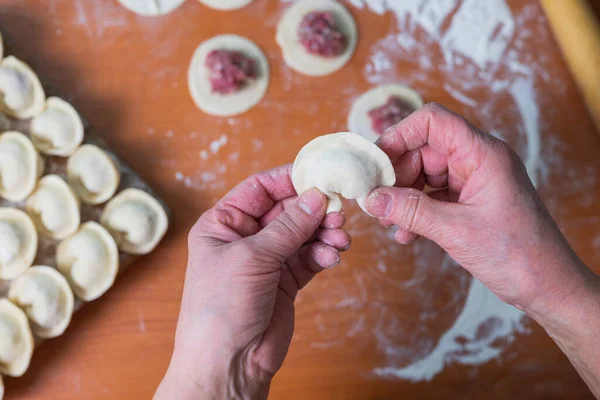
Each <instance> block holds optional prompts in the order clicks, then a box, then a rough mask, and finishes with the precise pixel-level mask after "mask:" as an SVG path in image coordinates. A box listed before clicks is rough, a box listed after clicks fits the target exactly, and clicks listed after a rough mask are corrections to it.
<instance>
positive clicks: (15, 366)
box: [0, 299, 34, 377]
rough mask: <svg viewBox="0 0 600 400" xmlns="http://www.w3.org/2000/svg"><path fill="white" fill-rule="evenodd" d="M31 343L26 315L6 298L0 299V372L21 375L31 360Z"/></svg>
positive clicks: (31, 338) (31, 337) (15, 375)
mask: <svg viewBox="0 0 600 400" xmlns="http://www.w3.org/2000/svg"><path fill="white" fill-rule="evenodd" d="M33 343H34V342H33V335H32V334H31V328H30V327H29V321H28V320H27V315H25V313H24V312H23V310H21V309H20V308H19V307H17V306H15V305H14V304H13V303H11V302H10V301H8V300H7V299H0V372H1V373H3V374H4V375H8V376H13V377H19V376H23V374H24V373H25V372H26V371H27V368H29V363H30V362H31V355H32V354H33Z"/></svg>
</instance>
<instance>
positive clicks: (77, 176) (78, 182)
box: [67, 144, 121, 204]
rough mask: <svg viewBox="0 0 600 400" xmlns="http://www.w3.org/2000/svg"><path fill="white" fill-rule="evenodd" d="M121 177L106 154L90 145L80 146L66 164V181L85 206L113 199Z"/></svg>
mask: <svg viewBox="0 0 600 400" xmlns="http://www.w3.org/2000/svg"><path fill="white" fill-rule="evenodd" d="M120 179H121V175H120V173H119V170H118V168H117V166H116V165H115V163H114V162H113V160H112V159H111V158H110V157H109V156H108V154H106V152H105V151H104V150H102V149H100V148H99V147H96V146H94V145H91V144H85V145H83V146H81V147H80V148H79V149H78V150H77V151H76V152H75V154H73V155H72V156H71V157H70V158H69V161H68V163H67V180H68V182H69V185H71V188H73V191H74V192H75V193H76V194H77V196H79V198H80V199H81V200H82V201H83V202H84V203H87V204H101V203H104V202H105V201H107V200H108V199H110V198H111V197H113V195H114V194H115V192H116V191H117V188H118V187H119V182H120Z"/></svg>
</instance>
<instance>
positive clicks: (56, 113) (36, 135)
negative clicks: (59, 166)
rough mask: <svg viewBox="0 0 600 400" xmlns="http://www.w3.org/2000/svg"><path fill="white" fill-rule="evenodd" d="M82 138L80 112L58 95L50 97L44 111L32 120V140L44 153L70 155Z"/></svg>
mask: <svg viewBox="0 0 600 400" xmlns="http://www.w3.org/2000/svg"><path fill="white" fill-rule="evenodd" d="M82 140H83V123H82V122H81V118H80V117H79V114H78V113H77V111H75V109H74V108H73V106H72V105H70V104H69V103H67V102H66V101H64V100H61V99H59V98H58V97H49V98H48V100H46V108H45V109H44V111H43V112H42V113H41V114H40V115H38V116H36V117H35V118H34V119H33V120H32V121H31V141H32V142H33V144H34V145H35V147H36V148H37V149H38V150H39V151H41V152H42V153H44V154H49V155H53V156H61V157H67V156H70V155H71V154H73V152H74V151H75V149H77V147H78V146H79V145H80V144H81V141H82Z"/></svg>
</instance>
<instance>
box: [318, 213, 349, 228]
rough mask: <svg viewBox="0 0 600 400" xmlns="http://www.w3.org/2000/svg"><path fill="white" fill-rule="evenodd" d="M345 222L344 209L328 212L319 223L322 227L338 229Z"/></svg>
mask: <svg viewBox="0 0 600 400" xmlns="http://www.w3.org/2000/svg"><path fill="white" fill-rule="evenodd" d="M345 224H346V214H345V213H344V211H338V212H330V213H329V214H327V215H325V219H324V220H323V222H322V223H321V226H322V227H323V228H330V229H338V228H341V227H342V226H344V225H345Z"/></svg>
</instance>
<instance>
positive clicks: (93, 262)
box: [56, 221, 119, 301]
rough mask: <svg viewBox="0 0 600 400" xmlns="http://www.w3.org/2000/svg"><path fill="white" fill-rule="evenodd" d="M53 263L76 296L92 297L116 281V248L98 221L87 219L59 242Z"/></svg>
mask: <svg viewBox="0 0 600 400" xmlns="http://www.w3.org/2000/svg"><path fill="white" fill-rule="evenodd" d="M56 265H57V266H58V270H59V271H60V272H61V273H62V274H63V275H64V276H65V277H66V278H67V280H68V281H69V284H70V285H71V288H72V289H73V292H75V295H76V296H77V297H78V298H80V299H81V300H83V301H93V300H96V299H98V298H99V297H101V296H102V295H103V294H104V293H106V291H107V290H108V289H110V288H111V287H112V286H113V284H114V283H115V279H116V277H117V273H118V272H119V249H118V248H117V244H116V243H115V240H114V239H113V237H112V236H111V235H110V233H108V231H107V230H106V229H104V228H103V227H102V226H101V225H100V224H98V223H96V222H93V221H90V222H86V223H85V224H83V225H81V227H80V228H79V230H78V231H77V232H76V233H75V234H73V235H72V236H70V237H68V238H67V239H65V240H63V241H62V242H61V243H60V244H59V245H58V247H57V249H56Z"/></svg>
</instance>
